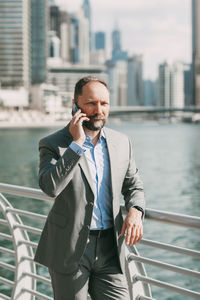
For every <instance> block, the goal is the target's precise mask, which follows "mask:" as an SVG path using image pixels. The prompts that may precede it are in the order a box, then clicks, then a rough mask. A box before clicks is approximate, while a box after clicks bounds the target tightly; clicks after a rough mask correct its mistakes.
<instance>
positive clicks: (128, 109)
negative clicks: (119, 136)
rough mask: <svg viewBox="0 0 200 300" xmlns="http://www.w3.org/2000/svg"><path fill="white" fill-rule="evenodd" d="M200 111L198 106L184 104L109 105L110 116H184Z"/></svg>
mask: <svg viewBox="0 0 200 300" xmlns="http://www.w3.org/2000/svg"><path fill="white" fill-rule="evenodd" d="M199 113H200V106H198V107H196V106H185V107H182V108H181V107H164V106H111V107H110V116H111V117H114V116H123V115H126V116H127V115H133V114H135V115H136V114H139V115H141V116H142V115H143V116H144V115H145V116H158V115H168V116H176V115H181V116H185V115H188V114H191V116H192V115H194V114H199Z"/></svg>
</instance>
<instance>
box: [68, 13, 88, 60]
mask: <svg viewBox="0 0 200 300" xmlns="http://www.w3.org/2000/svg"><path fill="white" fill-rule="evenodd" d="M70 29H71V30H70V37H71V38H70V49H71V57H72V63H75V64H83V65H87V64H89V60H90V50H89V23H88V19H87V18H85V16H84V14H83V11H82V10H80V11H79V12H77V13H76V14H73V15H72V16H71V25H70Z"/></svg>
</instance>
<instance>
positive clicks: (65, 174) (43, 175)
mask: <svg viewBox="0 0 200 300" xmlns="http://www.w3.org/2000/svg"><path fill="white" fill-rule="evenodd" d="M39 151H40V164H39V186H40V188H41V189H42V190H43V192H45V193H46V194H47V195H48V196H50V197H57V196H58V195H59V194H60V193H61V192H62V191H63V189H64V188H65V187H66V186H67V184H68V183H69V181H70V180H71V178H72V176H73V169H74V167H75V166H76V164H77V162H78V160H79V159H80V156H79V155H78V154H76V153H75V152H74V151H73V150H72V149H71V148H70V147H68V148H67V149H66V151H65V152H64V154H63V155H62V156H61V157H60V156H59V155H58V154H57V152H56V150H55V149H54V148H53V147H52V146H51V145H50V144H49V143H48V142H47V141H45V140H44V139H42V140H41V141H40V142H39Z"/></svg>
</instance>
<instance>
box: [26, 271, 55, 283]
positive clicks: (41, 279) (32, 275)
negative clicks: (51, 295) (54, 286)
mask: <svg viewBox="0 0 200 300" xmlns="http://www.w3.org/2000/svg"><path fill="white" fill-rule="evenodd" d="M23 275H27V276H30V277H32V278H34V279H37V280H38V281H40V282H43V283H46V284H49V285H51V280H50V279H46V278H44V277H42V276H39V275H36V274H33V273H28V272H23Z"/></svg>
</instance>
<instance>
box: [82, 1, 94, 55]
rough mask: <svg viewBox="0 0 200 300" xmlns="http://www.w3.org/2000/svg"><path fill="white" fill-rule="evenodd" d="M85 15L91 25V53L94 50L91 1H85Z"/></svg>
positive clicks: (83, 6)
mask: <svg viewBox="0 0 200 300" xmlns="http://www.w3.org/2000/svg"><path fill="white" fill-rule="evenodd" d="M82 9H83V13H84V16H85V18H86V19H88V23H89V39H90V40H89V43H90V51H91V50H92V20H91V6H90V1H89V0H83V5H82Z"/></svg>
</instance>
